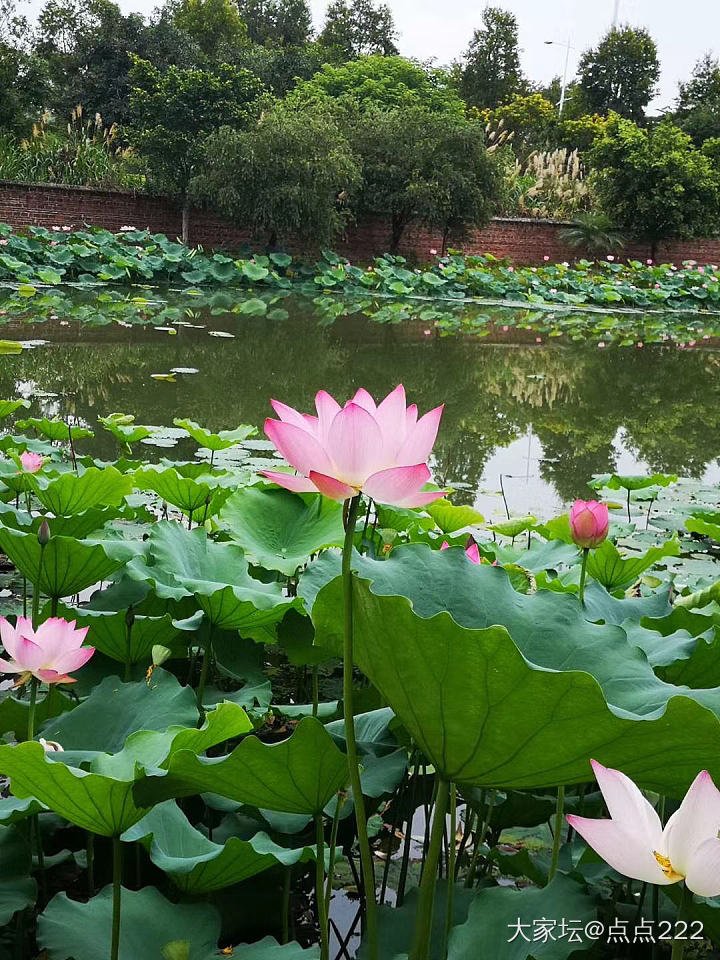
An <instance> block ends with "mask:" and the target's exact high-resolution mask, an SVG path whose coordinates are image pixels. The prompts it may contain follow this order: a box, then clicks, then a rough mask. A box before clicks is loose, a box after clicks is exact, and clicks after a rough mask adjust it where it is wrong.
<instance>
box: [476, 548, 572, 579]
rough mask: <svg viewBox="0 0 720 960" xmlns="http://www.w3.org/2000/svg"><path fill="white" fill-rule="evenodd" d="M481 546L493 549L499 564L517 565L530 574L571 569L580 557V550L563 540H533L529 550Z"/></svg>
mask: <svg viewBox="0 0 720 960" xmlns="http://www.w3.org/2000/svg"><path fill="white" fill-rule="evenodd" d="M481 546H482V547H483V548H485V547H487V548H490V549H492V550H493V552H494V553H495V556H496V558H497V560H498V563H501V564H504V563H516V564H517V565H518V566H520V567H522V568H523V569H524V570H529V571H530V573H539V572H540V571H541V570H557V569H558V568H559V567H570V566H572V565H573V564H574V563H576V562H577V560H578V557H579V551H578V548H577V547H576V546H575V545H574V544H567V543H563V542H562V540H549V541H547V542H546V543H542V542H540V541H539V540H532V542H531V544H530V549H529V550H528V549H526V548H525V547H520V546H519V545H515V546H505V547H503V546H500V545H499V544H494V543H493V544H489V543H488V544H482V545H481Z"/></svg>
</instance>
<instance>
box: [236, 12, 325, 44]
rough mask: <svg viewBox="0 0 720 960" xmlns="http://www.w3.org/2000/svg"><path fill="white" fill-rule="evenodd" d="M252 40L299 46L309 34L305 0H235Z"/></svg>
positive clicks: (310, 34)
mask: <svg viewBox="0 0 720 960" xmlns="http://www.w3.org/2000/svg"><path fill="white" fill-rule="evenodd" d="M235 3H236V4H237V9H238V12H239V14H240V17H241V19H242V20H243V21H244V22H245V25H246V26H247V33H248V37H249V39H250V40H251V41H252V43H259V44H267V45H268V46H291V47H292V46H302V45H303V44H304V43H307V42H308V41H309V40H310V39H311V37H312V15H311V13H310V7H309V5H308V3H307V0H235Z"/></svg>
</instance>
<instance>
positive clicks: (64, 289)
mask: <svg viewBox="0 0 720 960" xmlns="http://www.w3.org/2000/svg"><path fill="white" fill-rule="evenodd" d="M27 279H37V278H27ZM41 279H42V278H40V280H41ZM46 279H47V280H52V279H53V278H46ZM28 287H29V288H30V289H28ZM3 297H4V299H3V300H2V302H0V320H1V321H2V356H1V357H0V398H3V401H2V402H0V416H2V420H0V426H2V427H3V428H4V429H3V430H2V433H1V434H0V450H1V454H0V613H1V614H3V615H4V617H5V618H6V619H5V621H4V622H3V621H0V624H1V625H2V640H3V647H4V660H0V667H2V669H3V670H4V671H5V672H6V675H7V679H6V680H5V682H4V683H3V684H2V690H1V691H0V737H1V738H2V743H0V775H1V776H2V778H3V779H2V786H3V789H2V796H0V863H1V864H2V866H3V878H2V883H0V924H2V926H1V927H0V957H4V956H6V957H8V958H17V957H23V958H25V957H26V958H36V957H37V958H41V957H42V958H48V960H105V958H109V960H117V958H123V960H210V958H217V957H221V956H236V957H241V958H243V960H244V958H247V960H326V958H330V957H333V958H334V957H343V956H344V957H348V958H350V957H351V956H353V955H354V954H356V953H357V954H358V955H359V956H362V957H363V958H370V960H376V958H382V960H385V958H387V960H390V958H395V957H398V956H401V957H402V956H409V957H410V958H412V960H445V958H449V960H474V958H477V957H492V958H493V960H496V958H497V960H526V958H530V957H534V958H553V960H562V958H566V957H568V958H569V957H571V956H572V957H582V956H588V957H590V956H592V957H602V958H615V957H633V958H634V957H637V958H641V960H642V958H645V957H646V958H648V960H650V958H653V960H655V958H670V957H671V955H672V957H673V960H676V958H679V957H681V956H682V955H683V953H684V954H685V956H686V957H689V958H695V957H709V956H714V955H715V954H714V952H713V951H717V950H718V948H719V947H720V896H718V894H720V862H719V861H718V859H717V853H716V850H715V847H714V844H713V841H715V842H717V843H720V841H717V835H718V830H720V795H717V796H716V794H715V793H713V790H714V787H712V785H711V782H710V781H709V778H708V779H703V778H700V779H699V780H696V778H697V777H698V774H700V773H701V771H708V773H709V775H710V776H711V777H712V778H713V779H714V781H715V783H720V652H719V651H720V635H719V634H718V630H719V629H720V606H718V601H720V589H719V588H718V585H719V583H720V574H719V570H720V567H719V566H718V557H720V488H719V487H718V480H719V479H720V476H719V474H720V471H718V466H717V458H718V456H720V429H719V427H720V423H719V422H718V421H719V419H720V414H719V413H718V411H719V410H720V387H719V386H718V383H719V382H720V381H719V379H718V366H719V365H720V352H716V350H715V349H714V347H715V343H716V341H715V338H714V333H712V334H710V333H708V332H707V331H709V330H711V327H710V325H709V323H708V319H707V318H704V319H703V320H701V319H700V318H699V317H698V316H697V315H695V314H692V315H683V316H682V317H681V316H680V315H678V314H675V313H671V312H668V313H667V314H657V313H654V312H653V313H648V314H638V313H633V314H629V313H628V314H623V313H616V314H607V313H595V312H590V313H585V314H578V313H575V312H574V311H573V312H565V313H563V312H562V311H561V312H556V313H555V314H553V313H552V311H548V310H545V309H543V310H541V311H538V310H536V309H534V308H532V309H531V308H529V307H528V306H527V305H525V306H523V307H514V308H512V307H507V306H497V305H494V306H493V305H488V304H479V303H470V302H463V303H462V304H453V303H450V302H448V301H442V302H441V301H423V300H418V299H412V298H410V297H406V298H405V299H392V298H389V297H381V296H377V295H375V294H373V296H372V297H371V296H369V295H365V296H355V295H354V296H349V295H348V296H345V297H344V298H340V297H338V296H337V295H336V294H334V293H332V292H328V291H326V290H320V291H318V290H317V289H316V290H314V291H313V292H311V293H310V292H307V291H303V290H297V291H296V290H292V291H290V290H282V289H272V290H264V289H261V288H253V289H248V290H243V291H240V290H234V289H229V288H226V289H223V290H221V291H218V290H209V289H200V288H192V289H188V288H185V289H182V290H175V289H171V288H169V287H165V288H139V287H131V288H127V289H123V288H118V287H90V286H87V285H81V286H76V287H71V286H61V285H58V284H55V285H53V286H51V287H42V286H41V285H40V283H35V284H30V283H27V284H22V283H20V284H15V285H14V286H12V287H8V288H6V290H5V292H4V294H3ZM703 331H704V332H703ZM703 336H707V337H708V339H706V340H703ZM673 338H674V339H673ZM654 340H657V341H660V342H658V343H653V341H654ZM600 344H603V345H602V346H600ZM622 344H625V345H624V346H623V345H622ZM679 344H683V346H682V348H681V347H680V346H679ZM691 344H692V345H691ZM398 383H403V384H404V388H405V393H406V395H407V402H408V403H410V404H413V403H415V404H417V406H418V408H419V412H420V415H421V417H422V415H424V414H426V412H427V411H430V410H432V409H433V408H436V407H438V405H440V404H443V403H444V405H445V407H444V410H443V412H442V418H441V419H440V422H439V430H438V433H437V439H435V440H434V429H435V427H437V414H431V415H430V419H420V420H419V421H417V424H416V421H415V417H416V412H413V410H412V408H409V410H408V411H407V413H406V410H405V404H404V403H402V406H401V407H400V406H398V404H399V403H400V401H401V400H402V399H404V398H403V397H402V396H401V395H400V394H399V393H398V392H397V391H395V392H394V393H393V394H392V398H393V399H391V400H389V401H388V403H387V404H385V405H383V407H381V408H380V409H378V410H376V408H375V407H374V404H373V403H372V402H371V401H370V400H369V399H368V396H367V394H365V393H363V392H362V391H361V393H359V394H357V393H356V391H357V390H358V388H366V389H367V390H369V391H370V393H371V394H373V395H374V396H375V398H376V399H377V400H380V399H381V398H382V397H384V396H385V395H386V394H388V393H389V391H391V390H392V388H394V387H395V386H396V384H398ZM318 391H327V392H328V393H329V394H332V395H333V396H335V397H337V399H338V400H339V401H340V402H341V403H345V402H346V401H347V400H349V399H350V398H351V397H353V396H355V403H354V404H351V408H352V409H351V413H348V414H345V413H343V414H342V416H340V414H339V413H338V412H337V409H336V408H335V407H334V406H333V405H332V404H331V402H330V401H329V400H328V399H327V398H326V396H325V394H321V396H320V397H319V398H318V410H319V414H320V420H319V423H318V424H317V425H315V426H312V424H313V423H314V421H308V420H307V418H302V417H300V416H298V414H296V413H295V411H294V410H292V409H291V408H296V410H297V411H300V412H309V413H314V412H315V407H314V403H315V396H316V393H317V392H318ZM271 398H275V399H276V400H277V401H281V404H280V405H278V406H277V407H276V413H275V414H273V409H272V407H271V406H270V399H271ZM283 404H288V405H291V406H290V407H286V406H283ZM328 411H330V414H332V416H331V417H330V420H325V419H323V418H324V417H328V416H329V415H330V414H329V413H328ZM274 416H279V417H280V419H281V421H282V424H281V426H280V427H276V426H273V425H272V424H271V425H270V426H269V427H268V428H267V429H268V434H267V435H266V433H265V432H264V429H265V420H266V418H267V417H274ZM337 417H340V419H337ZM330 421H332V424H333V425H334V426H333V427H332V428H331V426H330ZM370 421H372V422H370ZM358 423H359V424H360V425H359V426H358ZM308 424H311V426H310V427H308V426H307V425H308ZM378 425H379V426H378ZM306 428H307V429H310V431H311V432H312V431H315V433H313V436H312V437H311V439H310V440H307V439H306V438H305V437H304V435H303V438H300V437H299V435H298V433H297V431H301V432H302V431H304V430H305V429H306ZM341 428H342V429H341ZM431 428H432V429H431ZM376 430H379V431H380V432H379V433H377V434H375V433H374V431H376ZM368 436H370V437H375V438H376V440H377V442H376V443H374V444H373V443H369V442H367V437H368ZM348 437H350V440H348ZM301 439H302V443H301V442H300V440H301ZM433 440H434V442H433ZM317 443H320V448H318V447H317V446H316V444H317ZM328 445H330V446H328ZM333 445H334V448H333V449H334V453H333V456H334V457H335V458H336V459H335V460H333V459H332V457H330V453H328V450H329V449H330V447H333ZM276 447H277V449H276ZM280 449H282V452H283V453H284V454H285V456H286V457H287V459H288V460H289V461H290V462H291V463H292V464H293V465H294V466H296V467H297V468H298V470H299V474H300V475H302V474H305V475H306V476H308V477H309V478H310V479H309V480H305V477H304V476H300V475H298V476H295V475H293V476H292V477H291V478H289V479H284V478H286V477H287V476H288V475H287V474H286V473H285V471H286V470H287V465H286V463H285V461H284V460H283V458H282V456H281V455H280V452H279V450H280ZM378 451H381V452H378ZM410 451H412V453H411V452H410ZM331 452H332V451H331ZM298 457H299V458H300V460H298ZM328 457H330V460H328V459H327V458H328ZM303 458H304V459H303ZM323 458H324V459H323ZM343 458H344V463H345V472H346V479H345V480H341V479H338V478H337V477H336V476H335V475H334V474H333V476H332V477H330V478H328V477H327V476H325V475H324V473H323V470H322V469H320V471H319V473H318V472H317V471H318V468H319V467H323V465H325V466H324V469H325V471H327V470H329V469H331V466H332V464H335V463H337V462H339V460H342V459H343ZM383 458H384V459H383ZM426 460H427V462H428V464H429V467H430V471H431V475H432V479H431V481H430V482H428V483H425V481H426V479H427V476H428V474H427V473H426V472H424V469H425V468H424V467H422V469H421V467H420V462H421V461H422V462H423V463H424V462H425V461H426ZM296 461H297V462H296ZM301 461H302V462H301ZM366 461H367V462H370V461H372V462H373V463H374V464H375V467H374V469H375V473H374V474H373V476H371V477H369V478H367V477H366V476H365V474H363V479H362V481H361V480H360V479H359V476H360V473H362V470H363V469H364V467H363V465H364V463H365V462H366ZM408 462H412V463H414V464H416V466H413V467H412V468H411V467H409V466H408ZM303 464H305V466H303ZM328 464H330V466H328ZM396 465H397V466H396ZM395 469H398V470H400V471H401V472H402V471H408V470H411V469H412V470H413V471H414V473H413V475H412V477H410V478H408V477H407V476H406V475H405V473H402V476H399V475H396V474H392V471H393V470H395ZM267 470H270V471H273V472H276V473H277V472H279V474H280V477H279V479H280V483H281V485H282V484H283V483H287V484H290V485H294V489H296V490H299V491H300V492H291V491H289V490H287V489H282V488H281V486H278V484H276V483H272V482H270V481H269V480H268V478H266V477H264V475H263V471H267ZM353 470H354V471H355V474H354V476H355V475H356V476H355V480H353V482H352V483H351V485H350V486H347V471H350V472H352V471H353ZM358 471H359V472H358ZM380 473H384V474H392V476H391V477H388V476H384V477H382V478H381V480H382V483H381V482H380V480H379V479H378V476H379V474H380ZM313 478H314V479H313ZM333 478H334V479H333ZM276 479H277V478H276ZM411 480H412V483H410V481H411ZM408 484H409V485H408ZM316 488H317V489H320V490H323V492H324V493H327V494H329V495H328V496H325V495H323V494H321V493H318V492H313V491H314V490H315V489H316ZM358 488H361V489H362V490H365V491H366V493H365V494H362V493H361V494H358V493H357V490H358ZM420 488H422V489H420ZM440 491H446V492H445V494H444V495H439V496H437V498H436V499H433V496H435V494H439V492H440ZM575 497H582V498H584V499H587V498H590V497H592V498H594V499H597V500H598V501H600V502H601V505H602V510H604V509H605V508H606V507H607V508H608V510H609V518H610V523H609V531H608V533H607V537H606V538H605V539H603V537H601V538H599V539H597V542H593V546H592V547H591V548H590V547H589V548H588V549H587V550H585V549H583V544H582V543H581V544H580V546H578V543H580V541H579V540H578V535H577V531H576V529H575V527H574V526H572V525H571V523H570V521H569V518H568V507H569V504H570V502H571V501H572V500H573V499H574V498H575ZM385 501H386V502H385ZM413 503H415V504H417V503H421V505H420V506H413V505H412V504H413ZM422 504H424V505H422ZM603 536H604V535H603ZM583 571H584V576H583ZM581 581H582V583H581ZM581 594H582V595H581ZM67 623H74V627H72V628H70V627H68V626H65V624H67ZM91 647H92V648H94V653H92V652H91V650H90V648H91ZM36 651H40V652H39V653H37V654H36ZM3 664H5V666H2V665H3ZM352 717H354V721H352V720H351V718H352ZM591 760H594V761H597V763H598V764H600V765H602V766H597V765H596V766H595V768H593V767H591V764H590V761H591ZM605 768H610V770H609V771H608V770H606V769H605ZM613 770H619V771H622V773H623V774H625V775H627V777H630V778H632V780H633V781H634V783H635V784H637V788H640V789H641V790H642V791H643V793H644V796H645V800H643V799H642V798H641V797H640V794H639V793H638V792H637V788H636V787H633V786H632V784H629V781H626V780H623V779H618V778H617V775H616V774H614V773H612V771H613ZM613 778H615V779H613ZM694 781H695V785H694V786H693V787H692V790H691V793H690V794H689V795H688V799H687V800H686V801H685V803H684V804H683V806H682V808H681V803H682V801H683V797H684V796H685V794H686V791H688V788H690V787H691V784H693V782H694ZM618 784H620V786H617V785H618ZM628 784H629V785H628ZM621 788H622V789H621ZM632 791H635V793H633V792H632ZM606 801H607V804H608V806H606ZM642 805H645V806H642ZM651 807H652V808H654V810H656V811H657V814H655V813H654V812H653V811H652V810H651ZM648 810H649V811H650V813H648ZM678 810H680V813H679V814H678V816H677V817H675V818H674V823H675V824H676V825H682V824H683V823H684V824H686V826H685V827H683V829H682V830H680V829H679V828H676V829H675V833H674V835H673V837H670V838H669V839H668V840H667V842H666V838H665V836H664V835H662V836H661V834H660V828H659V826H657V828H656V825H655V822H654V821H652V817H657V816H659V817H660V818H661V819H662V821H664V822H665V821H667V820H668V818H669V817H671V816H672V815H673V813H675V812H676V811H678ZM688 810H690V811H691V817H690V818H689V817H688ZM608 811H609V812H610V814H611V815H612V817H613V820H607V819H605V820H604V822H605V823H606V824H612V825H613V826H617V830H618V831H621V832H620V833H618V834H617V836H621V837H622V843H617V842H615V841H614V842H615V846H614V847H612V849H610V848H607V847H606V846H603V843H602V842H600V841H596V842H593V840H592V837H594V834H592V833H591V830H592V827H588V826H587V824H592V823H594V821H595V818H607V816H608ZM568 815H569V817H570V820H569V821H568V820H567V819H566V817H567V816H568ZM683 818H684V819H683ZM690 820H692V823H693V824H694V826H693V829H690V828H689V827H688V826H687V824H688V823H689V822H690ZM658 824H659V821H658ZM603 829H605V828H604V827H603ZM653 830H654V831H655V832H652V831H653ZM623 831H624V832H623ZM666 833H667V831H666ZM583 837H586V838H587V842H586V839H583ZM678 837H679V839H678ZM643 844H645V846H643ZM594 847H595V849H593V848H594ZM619 848H622V849H621V851H620V854H618V849H619ZM625 848H627V849H625ZM596 850H599V853H598V852H596ZM628 850H629V853H627V851H628ZM698 851H700V852H698ZM635 852H637V855H636V856H635ZM653 854H654V855H655V856H653ZM633 856H635V859H634V860H633V859H632V857H633ZM658 858H659V859H658ZM631 861H632V862H631ZM371 874H372V875H373V878H372V879H371ZM376 901H377V904H376ZM683 925H684V926H683ZM638 931H639V932H638ZM648 931H649V932H648Z"/></svg>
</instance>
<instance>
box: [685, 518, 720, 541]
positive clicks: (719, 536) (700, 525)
mask: <svg viewBox="0 0 720 960" xmlns="http://www.w3.org/2000/svg"><path fill="white" fill-rule="evenodd" d="M713 516H714V517H716V518H717V514H713ZM685 526H686V527H687V529H688V530H689V531H690V533H699V534H702V536H704V537H710V539H711V540H715V541H716V543H720V523H718V522H717V521H716V522H711V521H710V520H708V519H707V517H703V516H699V517H688V519H687V520H686V521H685Z"/></svg>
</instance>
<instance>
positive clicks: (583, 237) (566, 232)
mask: <svg viewBox="0 0 720 960" xmlns="http://www.w3.org/2000/svg"><path fill="white" fill-rule="evenodd" d="M561 236H562V239H563V240H564V241H565V243H567V244H568V246H570V247H572V248H573V249H574V250H583V251H586V252H587V253H590V254H592V255H593V256H596V257H600V256H604V255H606V254H608V253H611V254H613V253H618V252H620V251H621V250H622V248H623V247H624V246H625V242H624V240H623V238H622V234H621V233H620V232H619V231H618V230H616V229H615V227H614V226H613V222H612V220H611V219H610V217H608V216H607V214H604V213H594V212H591V213H580V214H578V216H577V217H576V218H575V220H574V221H573V223H572V225H571V226H569V227H566V228H565V229H563V231H562V232H561Z"/></svg>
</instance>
